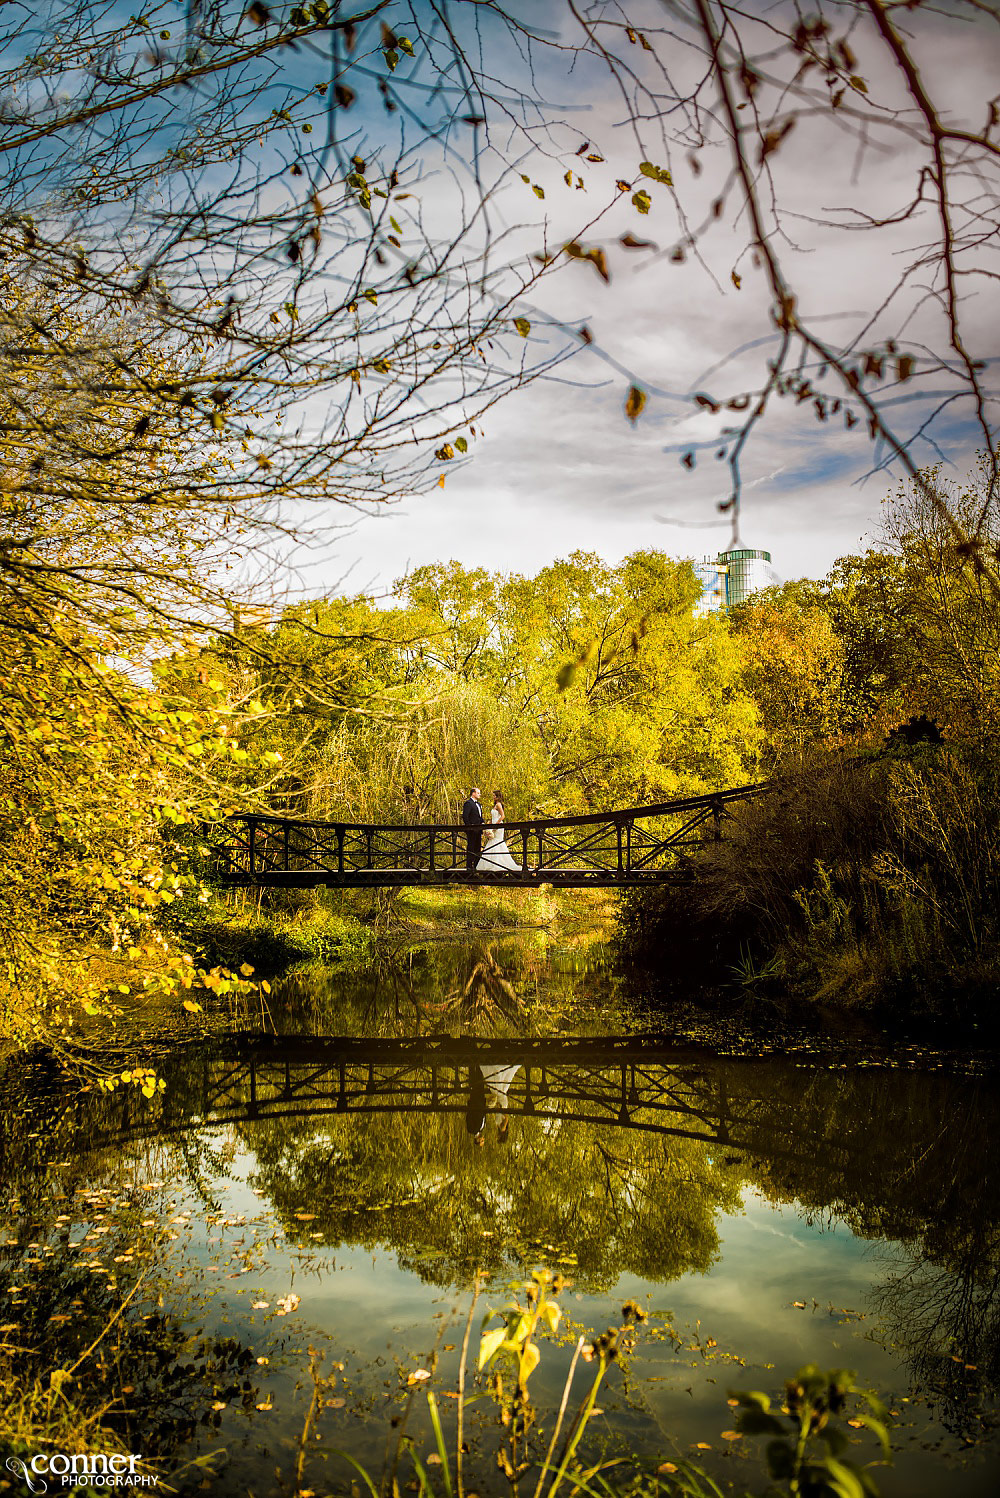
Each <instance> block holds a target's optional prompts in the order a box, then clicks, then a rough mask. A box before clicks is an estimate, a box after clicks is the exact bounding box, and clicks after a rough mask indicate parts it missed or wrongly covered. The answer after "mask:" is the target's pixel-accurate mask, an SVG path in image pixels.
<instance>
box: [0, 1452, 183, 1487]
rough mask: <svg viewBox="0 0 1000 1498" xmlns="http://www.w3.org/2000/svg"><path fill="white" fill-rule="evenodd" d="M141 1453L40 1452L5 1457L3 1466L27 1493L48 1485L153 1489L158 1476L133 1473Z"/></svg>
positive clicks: (140, 1459)
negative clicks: (31, 1455) (19, 1481)
mask: <svg viewBox="0 0 1000 1498" xmlns="http://www.w3.org/2000/svg"><path fill="white" fill-rule="evenodd" d="M141 1461H142V1456H141V1455H129V1456H125V1455H124V1454H123V1453H122V1452H114V1453H112V1454H111V1455H108V1454H107V1453H105V1452H93V1453H90V1454H81V1453H77V1454H76V1455H74V1456H71V1455H69V1453H68V1452H65V1451H52V1452H48V1451H40V1452H36V1454H35V1455H34V1456H33V1457H31V1459H30V1460H29V1461H25V1460H24V1459H23V1458H22V1457H19V1456H9V1457H8V1458H7V1469H8V1471H10V1472H13V1473H14V1474H15V1476H17V1477H19V1478H20V1479H21V1481H22V1482H23V1483H24V1484H25V1486H26V1487H27V1489H28V1491H29V1492H31V1493H47V1492H48V1491H49V1488H50V1486H55V1487H63V1488H155V1487H156V1485H157V1483H158V1482H159V1478H158V1477H154V1476H152V1475H151V1474H150V1473H147V1472H137V1471H136V1468H137V1467H138V1465H139V1463H140V1462H141Z"/></svg>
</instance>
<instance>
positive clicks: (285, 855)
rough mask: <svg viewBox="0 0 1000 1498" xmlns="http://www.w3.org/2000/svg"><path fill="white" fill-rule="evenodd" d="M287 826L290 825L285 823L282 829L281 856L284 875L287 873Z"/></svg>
mask: <svg viewBox="0 0 1000 1498" xmlns="http://www.w3.org/2000/svg"><path fill="white" fill-rule="evenodd" d="M289 825H290V824H289V823H288V822H287V821H286V823H285V825H284V829H283V830H284V834H285V835H284V839H283V848H282V852H283V856H284V870H285V873H286V874H287V873H288V831H289Z"/></svg>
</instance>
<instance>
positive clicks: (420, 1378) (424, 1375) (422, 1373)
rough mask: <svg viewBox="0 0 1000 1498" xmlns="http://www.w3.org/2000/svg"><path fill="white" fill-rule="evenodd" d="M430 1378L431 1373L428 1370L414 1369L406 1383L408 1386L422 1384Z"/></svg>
mask: <svg viewBox="0 0 1000 1498" xmlns="http://www.w3.org/2000/svg"><path fill="white" fill-rule="evenodd" d="M428 1378H430V1373H429V1372H428V1370H427V1369H426V1368H414V1370H413V1372H412V1373H411V1374H410V1376H409V1378H408V1379H407V1380H406V1382H407V1383H408V1384H422V1383H424V1381H425V1380H426V1379H428Z"/></svg>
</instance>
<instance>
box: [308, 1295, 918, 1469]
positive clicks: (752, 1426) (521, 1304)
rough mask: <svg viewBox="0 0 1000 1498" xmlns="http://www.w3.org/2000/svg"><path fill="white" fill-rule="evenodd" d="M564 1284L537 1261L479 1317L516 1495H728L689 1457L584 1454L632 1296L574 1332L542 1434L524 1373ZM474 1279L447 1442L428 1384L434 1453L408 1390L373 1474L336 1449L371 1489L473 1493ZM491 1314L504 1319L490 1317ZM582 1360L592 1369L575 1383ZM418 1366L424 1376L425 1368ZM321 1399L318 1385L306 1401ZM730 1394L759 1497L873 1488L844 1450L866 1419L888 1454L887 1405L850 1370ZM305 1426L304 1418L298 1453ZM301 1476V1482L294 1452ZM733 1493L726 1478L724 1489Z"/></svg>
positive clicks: (548, 1329)
mask: <svg viewBox="0 0 1000 1498" xmlns="http://www.w3.org/2000/svg"><path fill="white" fill-rule="evenodd" d="M564 1283H565V1282H564V1280H563V1278H562V1276H561V1275H558V1274H556V1275H553V1274H552V1273H551V1272H550V1271H548V1270H536V1271H535V1272H534V1273H533V1274H532V1276H531V1278H530V1280H527V1281H525V1282H524V1283H523V1284H521V1285H520V1286H519V1287H516V1288H519V1289H520V1291H521V1292H522V1295H523V1298H522V1299H520V1300H519V1299H516V1298H514V1299H511V1300H510V1301H509V1302H508V1303H507V1304H506V1305H504V1306H503V1307H501V1308H499V1309H496V1310H490V1311H487V1313H486V1315H485V1316H484V1317H483V1319H482V1323H481V1328H480V1341H479V1351H478V1356H477V1358H476V1375H477V1376H478V1377H480V1378H481V1379H482V1380H484V1381H487V1382H488V1384H489V1387H490V1389H491V1392H492V1394H493V1397H494V1399H495V1401H496V1405H497V1411H498V1424H499V1428H500V1439H499V1441H498V1444H497V1450H496V1465H497V1467H498V1468H499V1469H500V1470H501V1471H502V1472H503V1474H504V1476H505V1477H506V1479H507V1482H508V1483H509V1485H510V1491H511V1493H512V1494H513V1495H514V1498H519V1495H522V1494H523V1495H525V1498H527V1495H530V1498H558V1495H559V1494H560V1493H562V1492H564V1491H565V1493H566V1494H567V1498H576V1495H578V1494H584V1495H586V1498H724V1494H723V1489H722V1488H721V1486H720V1485H719V1483H718V1482H717V1481H716V1480H715V1478H713V1477H712V1476H711V1475H710V1474H709V1473H708V1472H706V1471H705V1469H704V1468H703V1467H701V1466H699V1465H697V1464H696V1463H694V1462H689V1461H685V1460H679V1461H677V1462H672V1461H665V1462H661V1463H660V1464H659V1465H658V1466H657V1467H656V1468H655V1470H653V1471H645V1470H643V1469H642V1467H641V1466H640V1464H639V1463H638V1462H631V1463H630V1462H626V1461H623V1460H622V1459H621V1458H615V1459H613V1460H607V1459H603V1458H602V1459H598V1460H597V1461H590V1462H588V1461H587V1460H586V1458H583V1457H582V1455H581V1446H582V1443H583V1440H584V1436H585V1434H586V1432H587V1428H588V1425H589V1424H590V1421H591V1419H592V1417H593V1415H594V1413H595V1410H596V1404H597V1396H598V1392H599V1390H600V1389H601V1386H602V1384H603V1383H604V1382H605V1380H606V1378H607V1377H608V1374H609V1373H610V1371H611V1368H612V1366H613V1365H614V1364H615V1363H617V1362H619V1361H621V1360H623V1359H627V1358H628V1356H629V1355H630V1354H631V1352H632V1351H633V1350H634V1348H635V1346H636V1343H637V1340H638V1337H639V1335H640V1331H641V1325H642V1322H644V1321H645V1320H646V1313H645V1311H643V1310H642V1309H641V1307H640V1306H639V1305H638V1304H637V1303H636V1302H635V1301H626V1302H625V1303H624V1305H623V1306H622V1324H621V1326H618V1327H610V1328H609V1329H608V1330H607V1331H606V1332H604V1333H602V1334H601V1335H600V1336H598V1337H595V1338H594V1339H593V1340H592V1341H589V1342H588V1341H587V1339H586V1338H585V1337H582V1336H581V1337H579V1338H578V1339H577V1342H576V1345H575V1348H574V1352H573V1356H572V1360H571V1362H570V1366H569V1371H568V1373H567V1375H566V1379H565V1382H564V1384H563V1389H562V1394H561V1398H560V1401H559V1406H558V1409H557V1411H556V1415H555V1421H554V1424H553V1426H552V1430H551V1434H550V1435H549V1437H548V1440H547V1441H545V1439H544V1436H545V1433H544V1431H543V1430H542V1428H541V1426H540V1424H539V1416H538V1411H537V1409H536V1408H535V1406H534V1405H533V1403H532V1399H531V1393H530V1389H529V1381H530V1379H531V1377H532V1374H533V1373H534V1372H535V1370H536V1369H537V1367H538V1366H539V1364H540V1362H541V1358H542V1353H541V1348H540V1346H539V1339H540V1338H541V1337H544V1336H546V1335H548V1337H550V1338H553V1337H555V1336H556V1335H557V1333H558V1330H559V1326H560V1323H561V1321H562V1311H561V1308H560V1306H559V1303H558V1296H559V1294H560V1291H561V1290H562V1289H563V1286H564ZM481 1289H482V1281H481V1279H480V1278H479V1277H478V1276H477V1279H476V1283H475V1287H474V1291H473V1296H472V1303H471V1305H470V1308H469V1314H468V1320H467V1322H466V1330H465V1339H464V1342H463V1345H462V1353H461V1359H460V1364H459V1376H458V1395H457V1419H456V1426H455V1432H454V1437H453V1441H452V1445H451V1447H449V1440H448V1437H447V1435H446V1433H445V1429H444V1426H443V1424H442V1420H441V1410H440V1406H439V1402H438V1395H437V1393H436V1392H435V1391H434V1390H433V1389H431V1388H424V1389H423V1393H424V1397H425V1398H426V1401H427V1411H428V1415H429V1417H430V1426H431V1431H432V1433H433V1438H434V1449H433V1450H432V1451H431V1452H430V1453H428V1454H424V1455H421V1454H420V1453H419V1451H418V1449H417V1442H416V1440H415V1439H414V1438H413V1437H412V1436H410V1435H409V1434H408V1433H407V1430H406V1423H407V1419H408V1417H409V1415H410V1413H411V1411H412V1409H413V1404H414V1401H413V1398H411V1400H410V1404H409V1406H408V1408H407V1411H406V1415H404V1416H403V1418H402V1420H401V1422H400V1424H399V1427H398V1431H397V1437H396V1442H395V1448H394V1450H393V1451H391V1452H390V1453H388V1454H387V1458H386V1462H385V1465H384V1468H383V1471H382V1473H381V1474H380V1475H379V1476H375V1475H374V1474H373V1473H372V1472H371V1471H370V1470H368V1469H367V1468H366V1467H364V1466H363V1465H362V1464H361V1463H360V1462H358V1461H357V1460H356V1459H355V1458H354V1457H352V1456H351V1455H349V1453H348V1452H346V1451H342V1450H341V1451H339V1452H337V1453H336V1454H337V1455H338V1456H340V1457H342V1458H343V1459H344V1461H346V1462H347V1463H348V1464H349V1465H350V1466H351V1467H352V1468H353V1469H354V1471H355V1472H356V1473H357V1475H358V1477H360V1479H361V1481H362V1483H363V1484H364V1487H365V1489H366V1491H367V1493H368V1494H369V1495H370V1498H399V1495H400V1492H401V1488H403V1487H405V1488H406V1489H407V1490H409V1491H415V1492H416V1493H417V1495H418V1498H474V1495H472V1494H468V1495H467V1494H466V1488H465V1482H464V1474H463V1462H462V1458H463V1453H464V1452H465V1450H466V1449H467V1448H466V1446H465V1442H464V1440H463V1414H464V1409H465V1406H466V1404H468V1403H470V1402H471V1401H472V1400H474V1399H481V1398H482V1397H483V1394H482V1392H481V1391H480V1392H477V1393H474V1394H472V1395H471V1396H467V1395H466V1392H465V1389H466V1375H467V1368H468V1353H469V1344H470V1333H471V1329H472V1326H473V1320H474V1315H475V1310H476V1305H477V1302H478V1300H479V1296H480V1293H481ZM497 1320H499V1322H500V1325H493V1324H492V1323H494V1322H496V1321H497ZM581 1363H583V1364H585V1365H590V1366H591V1367H592V1368H593V1374H592V1376H591V1378H590V1380H589V1383H585V1386H584V1387H583V1390H582V1392H581V1391H580V1390H579V1388H576V1389H575V1388H574V1385H575V1384H576V1382H577V1375H578V1372H579V1369H580V1365H581ZM313 1376H314V1385H315V1387H316V1388H317V1389H318V1388H320V1387H321V1384H322V1380H320V1379H319V1376H318V1373H317V1372H316V1371H315V1370H314V1375H313ZM424 1376H425V1377H426V1378H428V1379H429V1378H430V1377H431V1376H432V1375H431V1374H429V1373H428V1374H425V1375H424ZM416 1392H417V1390H416V1389H414V1390H413V1391H412V1393H413V1394H416ZM451 1397H455V1396H451ZM317 1398H318V1395H316V1394H314V1399H313V1404H314V1405H315V1403H316V1401H317ZM729 1401H730V1404H735V1405H737V1406H738V1408H739V1414H738V1415H737V1417H736V1431H737V1433H738V1434H739V1435H741V1436H748V1437H751V1438H753V1437H768V1438H769V1439H768V1442H767V1446H766V1448H765V1452H764V1461H765V1465H766V1469H767V1473H768V1476H769V1477H770V1484H769V1485H768V1487H767V1488H766V1490H764V1493H763V1495H762V1498H783V1495H787V1498H878V1494H879V1488H878V1485H877V1483H876V1481H875V1478H874V1476H873V1475H872V1472H871V1470H870V1464H868V1465H861V1464H860V1463H858V1462H857V1461H855V1460H853V1459H852V1457H851V1456H849V1455H848V1454H847V1453H848V1448H849V1447H850V1446H851V1445H854V1444H856V1443H857V1439H858V1438H857V1437H856V1436H855V1435H854V1432H855V1431H861V1430H868V1431H870V1432H871V1433H872V1434H873V1435H874V1436H875V1437H876V1438H877V1440H878V1442H879V1445H880V1448H881V1450H880V1454H879V1456H878V1457H877V1458H876V1461H880V1462H881V1463H883V1464H885V1465H889V1464H891V1452H890V1442H889V1430H888V1425H887V1423H886V1422H887V1418H888V1416H887V1411H886V1409H885V1406H884V1405H883V1404H882V1403H881V1402H880V1401H879V1400H878V1399H877V1398H876V1397H875V1396H874V1395H873V1394H871V1393H869V1392H867V1391H865V1390H863V1389H859V1388H858V1386H857V1385H856V1383H855V1375H854V1373H853V1372H851V1371H850V1370H848V1369H839V1368H838V1369H832V1370H831V1371H829V1372H823V1371H821V1370H820V1369H819V1368H818V1367H816V1366H815V1365H814V1364H810V1365H808V1366H807V1367H805V1368H801V1369H800V1370H799V1371H798V1373H796V1374H795V1376H794V1377H793V1378H791V1379H789V1380H788V1381H787V1382H786V1384H785V1390H784V1397H783V1400H782V1402H781V1403H780V1404H779V1405H778V1406H777V1408H774V1407H773V1406H772V1402H771V1399H770V1397H769V1395H767V1394H766V1393H762V1392H760V1391H757V1390H750V1391H748V1390H731V1391H730V1395H729ZM851 1401H853V1403H852V1402H851ZM308 1427H309V1420H308V1418H307V1421H306V1433H305V1435H304V1437H303V1445H302V1451H303V1453H304V1451H305V1443H306V1440H307V1438H308ZM543 1444H544V1448H545V1449H544V1454H543V1452H542V1445H543ZM404 1457H407V1458H408V1459H409V1463H410V1465H411V1466H412V1476H410V1477H407V1480H406V1482H405V1483H403V1481H402V1476H401V1461H402V1459H403V1458H404ZM297 1475H298V1479H299V1483H300V1484H301V1481H302V1478H303V1471H302V1464H301V1462H300V1466H299V1471H298V1474H297ZM732 1493H733V1489H732V1487H730V1488H729V1489H728V1494H729V1495H730V1498H731V1495H732ZM744 1498H752V1495H751V1493H750V1490H749V1489H745V1490H744Z"/></svg>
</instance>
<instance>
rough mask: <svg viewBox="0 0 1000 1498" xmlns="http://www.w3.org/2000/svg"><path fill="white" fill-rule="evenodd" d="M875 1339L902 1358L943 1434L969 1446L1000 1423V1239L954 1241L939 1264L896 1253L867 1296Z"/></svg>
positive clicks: (913, 1252)
mask: <svg viewBox="0 0 1000 1498" xmlns="http://www.w3.org/2000/svg"><path fill="white" fill-rule="evenodd" d="M871 1299H872V1306H873V1308H874V1310H875V1311H876V1313H877V1314H878V1316H879V1317H880V1319H881V1323H882V1329H881V1335H882V1337H883V1338H884V1340H885V1342H886V1343H887V1345H891V1346H892V1347H893V1348H895V1349H896V1350H897V1351H899V1352H900V1353H901V1354H902V1355H903V1356H904V1357H905V1359H906V1361H907V1364H908V1365H909V1367H910V1370H911V1374H912V1377H913V1379H914V1383H915V1385H916V1386H917V1387H918V1388H919V1389H920V1390H921V1392H922V1393H923V1394H924V1395H925V1397H926V1398H927V1400H928V1402H929V1404H930V1405H931V1406H932V1407H933V1408H934V1409H935V1410H936V1411H937V1413H938V1418H939V1419H940V1420H941V1423H942V1424H943V1425H944V1427H945V1429H946V1430H949V1431H950V1432H951V1433H952V1434H954V1435H957V1436H959V1437H962V1438H963V1439H968V1440H972V1441H977V1440H981V1439H982V1437H983V1436H984V1435H985V1434H987V1433H988V1432H989V1431H990V1430H992V1429H995V1428H996V1427H997V1426H998V1425H1000V1409H998V1407H997V1391H998V1389H1000V1234H998V1232H997V1229H996V1226H995V1225H991V1227H990V1228H989V1229H987V1230H985V1231H983V1232H981V1233H978V1234H976V1235H975V1237H974V1238H973V1239H972V1240H966V1241H965V1242H963V1243H961V1244H957V1245H956V1246H955V1248H954V1249H953V1251H952V1252H951V1253H950V1254H949V1255H948V1260H947V1262H946V1263H935V1262H933V1261H931V1260H929V1259H927V1258H925V1257H922V1256H921V1253H920V1251H919V1249H918V1248H917V1247H916V1246H907V1247H906V1248H904V1249H902V1250H901V1252H900V1254H899V1256H898V1257H897V1259H896V1262H895V1264H894V1265H893V1267H892V1268H891V1269H890V1272H889V1273H888V1274H887V1276H886V1278H885V1280H884V1281H883V1283H882V1284H881V1285H879V1286H877V1287H876V1289H875V1290H874V1291H873V1293H872V1297H871Z"/></svg>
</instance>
